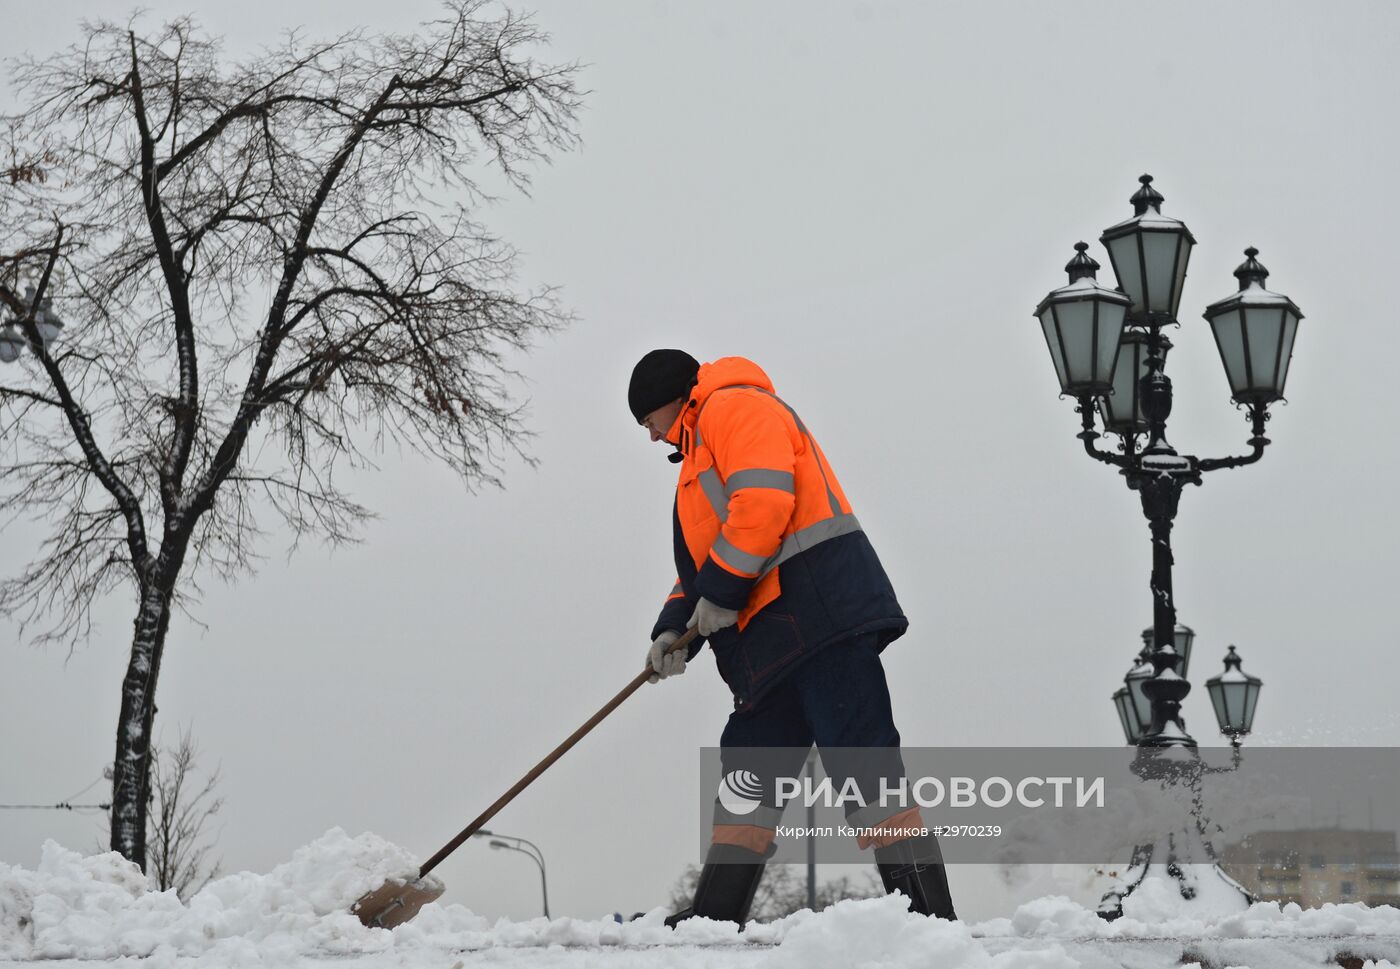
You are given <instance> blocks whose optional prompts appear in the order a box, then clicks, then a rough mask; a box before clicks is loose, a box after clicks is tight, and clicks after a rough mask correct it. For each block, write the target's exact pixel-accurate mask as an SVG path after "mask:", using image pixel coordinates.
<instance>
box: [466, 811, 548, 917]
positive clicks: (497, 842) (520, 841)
mask: <svg viewBox="0 0 1400 969" xmlns="http://www.w3.org/2000/svg"><path fill="white" fill-rule="evenodd" d="M472 837H473V838H489V839H491V840H490V841H488V842H487V844H488V845H490V847H491V848H493V849H497V850H500V849H505V850H507V851H518V852H520V853H521V854H522V855H524V856H525V857H527V858H529V859H530V860H531V861H533V862H534V863H535V867H537V868H539V870H540V893H541V895H542V896H543V898H544V917H545V918H549V883H548V882H547V881H546V878H545V867H544V852H543V851H541V850H540V849H539V846H538V845H536V844H535V843H534V842H533V841H527V840H525V839H524V838H517V837H515V836H514V835H509V834H496V833H495V832H494V831H486V830H481V831H478V832H476V833H475V834H474V835H472ZM509 842H514V844H511V843H509ZM521 845H527V846H528V847H526V848H522V847H520V846H521Z"/></svg>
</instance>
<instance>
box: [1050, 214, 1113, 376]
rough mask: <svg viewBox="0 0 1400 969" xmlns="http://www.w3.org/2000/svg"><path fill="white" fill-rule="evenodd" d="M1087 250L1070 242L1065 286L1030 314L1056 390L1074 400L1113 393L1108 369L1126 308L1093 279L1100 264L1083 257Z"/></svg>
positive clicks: (1109, 291)
mask: <svg viewBox="0 0 1400 969" xmlns="http://www.w3.org/2000/svg"><path fill="white" fill-rule="evenodd" d="M1088 248H1089V245H1088V243H1084V242H1080V243H1076V244H1075V247H1074V250H1075V257H1074V258H1073V259H1071V260H1070V261H1069V262H1068V263H1066V264H1065V272H1067V273H1069V283H1067V284H1066V285H1064V286H1061V287H1060V288H1059V289H1056V290H1053V291H1052V292H1051V293H1050V294H1049V295H1048V296H1046V297H1045V299H1043V300H1041V301H1040V305H1039V306H1038V307H1036V310H1035V315H1036V316H1038V317H1039V318H1040V328H1041V329H1042V330H1043V331H1044V332H1045V344H1046V346H1048V347H1049V348H1050V359H1051V360H1052V361H1053V362H1054V364H1055V374H1056V376H1058V377H1059V378H1060V390H1061V391H1063V392H1064V393H1066V394H1070V395H1072V396H1076V397H1077V396H1079V395H1081V394H1094V395H1097V394H1107V393H1109V392H1111V391H1112V390H1113V365H1114V363H1115V362H1116V361H1117V360H1118V345H1119V339H1120V337H1121V336H1122V333H1123V316H1124V314H1125V313H1126V312H1127V309H1128V298H1127V297H1126V296H1124V295H1123V294H1122V293H1120V292H1118V291H1117V290H1113V289H1107V288H1106V287H1103V286H1100V285H1099V284H1098V283H1097V282H1096V281H1095V279H1094V274H1095V273H1097V272H1098V269H1099V264H1098V263H1097V262H1095V261H1094V260H1093V259H1092V258H1091V257H1090V256H1088V255H1087V254H1086V253H1085V250H1086V249H1088Z"/></svg>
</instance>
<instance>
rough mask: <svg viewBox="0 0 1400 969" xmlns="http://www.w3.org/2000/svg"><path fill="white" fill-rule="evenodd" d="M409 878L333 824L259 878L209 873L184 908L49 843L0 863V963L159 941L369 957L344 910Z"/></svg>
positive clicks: (189, 952) (89, 955) (148, 950)
mask: <svg viewBox="0 0 1400 969" xmlns="http://www.w3.org/2000/svg"><path fill="white" fill-rule="evenodd" d="M417 872H418V865H417V862H416V861H415V860H414V858H413V857H412V856H411V855H409V854H408V853H407V852H405V851H404V850H403V849H402V848H399V847H398V846H396V845H393V844H390V843H389V842H387V841H384V840H382V839H380V838H377V837H375V836H374V835H370V834H362V835H360V836H359V837H357V838H351V837H350V836H349V835H347V834H346V833H345V832H344V831H342V830H341V829H339V828H334V829H332V830H330V831H328V832H326V834H325V835H323V836H322V837H320V838H319V839H317V840H316V841H314V842H312V843H311V844H309V845H306V846H305V847H303V848H299V849H298V850H297V851H296V853H295V854H293V856H292V859H291V860H290V861H288V862H287V863H285V864H283V865H279V866H278V867H276V868H274V869H273V870H272V871H271V872H269V873H268V874H266V875H255V874H253V873H251V872H240V873H239V874H236V875H230V876H228V877H226V878H221V879H219V880H217V881H214V882H211V883H210V884H209V885H207V886H206V887H205V888H204V889H203V890H201V891H200V892H199V893H198V894H196V895H195V896H194V897H193V898H191V899H190V901H189V904H188V905H186V904H185V903H182V902H181V901H180V900H179V898H177V897H176V895H175V893H174V892H173V891H166V892H150V891H147V888H146V879H145V876H143V875H142V874H141V871H140V869H138V868H137V867H136V866H135V865H132V864H131V863H130V862H127V861H126V860H124V859H123V858H122V857H121V856H120V855H118V854H116V853H114V852H113V853H108V854H104V855H96V856H93V857H87V858H85V857H83V856H81V855H79V854H78V853H76V852H73V851H68V850H67V849H65V848H62V847H60V846H59V845H57V844H55V843H54V842H52V841H50V842H48V843H46V844H45V845H44V849H43V855H42V859H41V860H40V863H39V867H38V868H37V869H36V870H35V871H32V872H30V871H26V870H24V869H23V868H17V867H9V866H6V865H0V958H7V959H63V958H68V959H107V958H113V957H117V956H148V955H151V954H152V953H154V952H155V950H156V949H157V947H160V946H166V947H169V948H171V949H173V950H174V952H175V953H176V954H178V955H182V956H194V955H201V954H206V953H215V952H218V953H222V954H226V955H230V956H239V955H241V956H261V957H262V958H265V959H270V960H275V959H279V958H281V959H285V958H287V957H289V956H292V955H296V954H301V953H306V952H310V951H319V952H332V953H333V952H368V951H375V950H377V949H382V948H384V947H386V946H388V945H391V944H392V938H391V937H390V936H389V934H388V933H386V932H379V931H374V930H370V929H367V928H365V927H364V926H362V925H361V924H360V922H359V920H358V919H357V918H355V917H354V916H353V915H351V914H349V912H350V906H351V905H352V904H353V903H354V901H355V900H356V899H357V898H359V897H360V896H361V895H363V894H364V893H365V892H367V891H369V890H370V889H372V888H376V887H378V886H379V885H381V884H383V882H384V881H385V880H386V879H388V878H391V877H397V878H404V877H409V878H411V877H413V876H414V875H416V874H417Z"/></svg>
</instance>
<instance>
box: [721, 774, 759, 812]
mask: <svg viewBox="0 0 1400 969" xmlns="http://www.w3.org/2000/svg"><path fill="white" fill-rule="evenodd" d="M717 796H718V798H719V803H720V804H721V805H722V806H723V807H724V809H725V810H726V811H728V812H729V813H730V814H751V813H753V812H754V811H756V810H757V809H758V805H759V803H760V802H762V800H763V782H762V781H760V780H759V779H758V775H757V774H755V773H754V772H753V771H749V770H732V771H730V772H729V773H728V774H725V775H724V777H723V778H722V779H721V780H720V782H719V794H718V795H717Z"/></svg>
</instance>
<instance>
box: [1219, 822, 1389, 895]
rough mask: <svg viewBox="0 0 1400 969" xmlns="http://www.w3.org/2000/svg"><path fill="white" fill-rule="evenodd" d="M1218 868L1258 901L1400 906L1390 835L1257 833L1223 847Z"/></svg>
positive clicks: (1314, 831) (1314, 830)
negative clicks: (1246, 839) (1245, 844)
mask: <svg viewBox="0 0 1400 969" xmlns="http://www.w3.org/2000/svg"><path fill="white" fill-rule="evenodd" d="M1220 867H1221V868H1223V869H1225V872H1226V873H1227V874H1229V876H1230V877H1231V878H1233V879H1235V880H1236V881H1237V882H1239V883H1240V884H1241V885H1243V886H1244V887H1245V888H1246V889H1248V890H1249V892H1250V894H1252V895H1254V897H1255V898H1257V899H1259V900H1260V901H1276V902H1279V903H1284V902H1297V903H1298V904H1299V905H1301V906H1303V907H1304V908H1315V907H1317V906H1319V905H1321V904H1322V903H1324V902H1363V903H1365V904H1367V905H1372V906H1375V905H1393V906H1396V907H1397V908H1400V852H1397V851H1396V838H1395V832H1394V831H1349V830H1345V829H1342V828H1307V829H1301V830H1296V831H1260V832H1258V833H1256V834H1252V835H1250V836H1249V839H1248V849H1247V850H1246V848H1245V847H1243V846H1241V845H1238V844H1235V845H1229V846H1227V847H1226V848H1225V851H1224V854H1223V855H1222V856H1221V862H1220Z"/></svg>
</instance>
